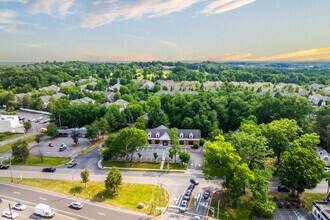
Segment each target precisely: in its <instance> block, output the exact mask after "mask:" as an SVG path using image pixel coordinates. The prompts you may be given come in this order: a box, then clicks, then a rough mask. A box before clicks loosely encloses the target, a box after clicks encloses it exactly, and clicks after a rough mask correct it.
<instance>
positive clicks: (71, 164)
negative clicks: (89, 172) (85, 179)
mask: <svg viewBox="0 0 330 220" xmlns="http://www.w3.org/2000/svg"><path fill="white" fill-rule="evenodd" d="M76 165H77V162H74V161H73V162H70V163H69V164H68V168H72V167H74V166H76Z"/></svg>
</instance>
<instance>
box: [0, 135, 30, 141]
mask: <svg viewBox="0 0 330 220" xmlns="http://www.w3.org/2000/svg"><path fill="white" fill-rule="evenodd" d="M23 135H24V134H13V133H0V136H3V137H2V138H1V141H5V140H8V139H11V138H15V137H19V136H23Z"/></svg>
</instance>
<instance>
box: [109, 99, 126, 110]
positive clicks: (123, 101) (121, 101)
mask: <svg viewBox="0 0 330 220" xmlns="http://www.w3.org/2000/svg"><path fill="white" fill-rule="evenodd" d="M128 104H129V102H127V101H125V100H124V99H118V100H117V101H115V102H113V103H110V105H120V109H119V110H120V111H124V110H125V108H126V107H127V105H128Z"/></svg>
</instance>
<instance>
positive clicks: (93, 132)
mask: <svg viewBox="0 0 330 220" xmlns="http://www.w3.org/2000/svg"><path fill="white" fill-rule="evenodd" d="M86 132H87V133H86V138H88V139H90V140H93V139H95V138H97V136H98V133H99V128H98V126H97V124H96V123H92V124H91V125H86Z"/></svg>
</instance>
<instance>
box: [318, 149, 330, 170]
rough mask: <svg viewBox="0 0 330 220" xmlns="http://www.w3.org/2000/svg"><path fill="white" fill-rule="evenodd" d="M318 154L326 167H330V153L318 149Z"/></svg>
mask: <svg viewBox="0 0 330 220" xmlns="http://www.w3.org/2000/svg"><path fill="white" fill-rule="evenodd" d="M316 152H317V155H318V157H319V158H320V159H322V160H323V161H324V162H325V165H326V166H330V153H329V152H328V151H326V150H325V149H323V148H322V147H317V148H316Z"/></svg>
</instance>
